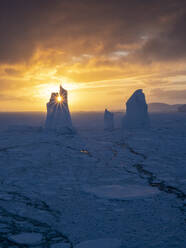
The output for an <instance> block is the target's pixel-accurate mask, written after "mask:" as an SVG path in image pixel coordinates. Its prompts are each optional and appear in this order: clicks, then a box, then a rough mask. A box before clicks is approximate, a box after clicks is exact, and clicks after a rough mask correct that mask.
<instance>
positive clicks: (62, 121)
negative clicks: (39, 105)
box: [45, 86, 75, 134]
mask: <svg viewBox="0 0 186 248" xmlns="http://www.w3.org/2000/svg"><path fill="white" fill-rule="evenodd" d="M59 97H61V101H60V102H59V101H58V98H59ZM45 128H46V130H56V131H58V132H60V133H64V134H66V133H74V132H75V130H74V128H73V126H72V120H71V115H70V111H69V108H68V93H67V91H66V90H65V89H64V88H63V87H62V86H60V91H59V93H52V94H51V98H50V101H49V102H48V103H47V117H46V122H45Z"/></svg>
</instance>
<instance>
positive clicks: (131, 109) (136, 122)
mask: <svg viewBox="0 0 186 248" xmlns="http://www.w3.org/2000/svg"><path fill="white" fill-rule="evenodd" d="M149 125H150V121H149V115H148V106H147V103H146V100H145V95H144V93H143V91H142V90H141V89H139V90H136V91H135V92H134V93H133V95H132V96H131V97H130V98H129V99H128V101H127V103H126V114H125V116H124V118H123V127H124V128H147V127H149Z"/></svg>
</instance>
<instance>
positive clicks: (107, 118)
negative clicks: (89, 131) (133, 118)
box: [104, 109, 114, 131]
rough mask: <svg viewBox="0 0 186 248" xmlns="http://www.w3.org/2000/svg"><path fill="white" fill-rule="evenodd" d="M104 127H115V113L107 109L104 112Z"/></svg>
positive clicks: (111, 128) (109, 129)
mask: <svg viewBox="0 0 186 248" xmlns="http://www.w3.org/2000/svg"><path fill="white" fill-rule="evenodd" d="M104 129H105V130H106V131H112V130H113V129H114V114H113V113H111V112H110V111H108V110H107V109H105V113H104Z"/></svg>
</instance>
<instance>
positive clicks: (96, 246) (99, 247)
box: [74, 239, 121, 248]
mask: <svg viewBox="0 0 186 248" xmlns="http://www.w3.org/2000/svg"><path fill="white" fill-rule="evenodd" d="M120 247H121V241H120V240H118V239H95V240H87V241H84V242H81V243H80V244H78V245H76V246H75V247H74V248H120Z"/></svg>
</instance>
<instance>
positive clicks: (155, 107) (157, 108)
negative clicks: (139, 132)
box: [148, 102, 183, 112]
mask: <svg viewBox="0 0 186 248" xmlns="http://www.w3.org/2000/svg"><path fill="white" fill-rule="evenodd" d="M182 105H183V104H173V105H170V104H167V103H160V102H153V103H149V104H148V110H149V112H172V111H176V112H177V111H178V108H179V107H180V106H182Z"/></svg>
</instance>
